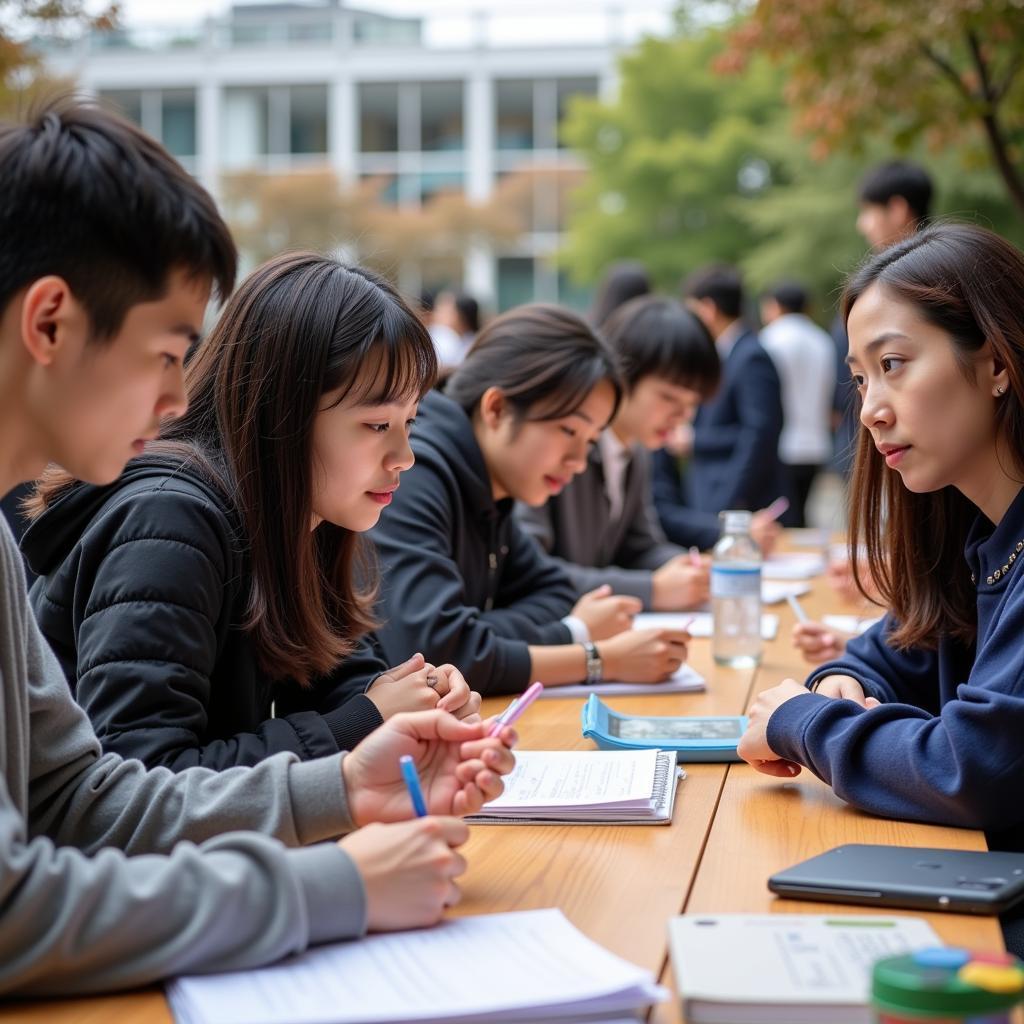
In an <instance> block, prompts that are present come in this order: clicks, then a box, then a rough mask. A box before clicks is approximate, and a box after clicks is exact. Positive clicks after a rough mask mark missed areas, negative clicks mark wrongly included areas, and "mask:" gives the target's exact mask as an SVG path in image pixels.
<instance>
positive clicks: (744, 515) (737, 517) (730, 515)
mask: <svg viewBox="0 0 1024 1024" xmlns="http://www.w3.org/2000/svg"><path fill="white" fill-rule="evenodd" d="M718 518H719V519H720V520H721V521H722V532H723V533H750V520H751V518H752V513H750V512H747V511H746V510H745V509H726V510H725V511H724V512H719V513H718Z"/></svg>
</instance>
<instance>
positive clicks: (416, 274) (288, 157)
mask: <svg viewBox="0 0 1024 1024" xmlns="http://www.w3.org/2000/svg"><path fill="white" fill-rule="evenodd" d="M570 4H571V0H570ZM169 6H170V7H171V8H172V9H173V4H172V5H169ZM424 6H425V7H426V6H427V0H424ZM641 8H642V3H641ZM562 12H564V13H562ZM665 12H666V5H665V4H664V3H655V4H653V6H652V5H649V6H648V7H647V8H646V10H643V9H641V10H638V9H637V3H636V2H634V3H632V4H630V6H629V9H628V10H627V8H626V7H625V3H624V0H623V3H622V5H621V6H619V7H607V6H606V3H605V0H594V2H592V3H583V4H582V5H581V4H580V3H579V2H578V0H577V5H576V7H572V6H571V5H567V4H562V5H560V6H559V7H557V8H555V7H551V6H547V7H545V6H544V5H542V4H540V3H536V2H533V3H529V2H521V3H517V2H515V0H509V2H508V3H507V4H505V5H504V6H503V7H502V8H500V12H499V11H492V12H490V13H484V14H472V15H466V14H460V15H451V16H444V15H432V14H425V15H424V16H423V17H415V18H409V17H396V16H388V15H383V14H380V13H373V12H370V11H365V10H359V9H355V8H352V7H349V6H347V5H346V4H345V3H344V0H333V2H327V3H322V4H319V5H314V4H297V3H281V4H259V5H236V6H235V7H233V8H232V9H231V13H230V15H229V16H228V17H226V18H223V19H215V20H207V21H206V22H204V23H203V24H202V25H200V26H197V27H194V28H192V29H179V28H168V29H160V30H156V29H146V30H145V31H143V30H132V29H131V27H130V26H129V27H128V28H126V29H124V30H121V31H118V32H115V33H109V34H105V35H96V36H92V37H90V38H87V39H83V40H80V41H78V42H76V43H75V44H72V45H70V46H67V47H63V48H51V49H50V50H49V51H48V63H49V67H50V69H51V70H52V71H53V72H55V73H57V74H61V75H69V76H73V77H75V78H76V79H77V80H78V82H79V84H80V86H81V87H82V88H84V89H85V90H88V91H90V92H94V93H96V94H98V95H100V96H102V97H105V98H107V99H109V100H111V101H113V102H115V103H116V104H118V105H119V106H120V107H121V108H122V109H123V110H124V111H125V112H126V113H127V114H128V115H129V116H130V117H132V118H133V119H134V120H136V121H137V122H138V123H139V124H141V125H142V127H143V128H145V129H146V130H147V131H149V132H150V133H151V134H153V135H154V136H156V137H157V138H159V139H161V140H162V141H163V142H164V144H165V145H166V146H167V147H168V148H169V149H170V150H171V152H172V153H174V154H175V155H176V156H177V157H178V158H179V159H181V161H182V162H183V163H184V164H185V165H186V166H187V167H188V168H189V169H191V170H192V171H193V172H194V173H195V174H197V175H198V177H199V178H200V179H201V180H202V181H203V183H204V184H205V185H206V186H207V187H208V188H209V189H210V190H211V191H212V192H213V193H214V194H215V195H217V194H218V193H219V192H220V189H221V183H222V177H223V175H224V174H226V173H232V172H238V171H244V170H262V171H269V172H289V171H293V170H296V169H301V168H310V167H312V166H317V165H319V166H323V165H327V166H329V167H331V168H332V169H333V170H334V172H335V173H336V175H337V176H338V178H339V179H340V180H341V181H342V182H343V183H348V184H353V183H356V182H358V181H359V180H360V179H362V178H366V177H373V178H375V179H377V180H384V181H385V182H386V187H385V188H384V189H383V190H382V192H381V193H380V195H381V199H382V201H384V202H388V203H394V204H397V205H399V206H417V205H419V204H421V203H425V202H429V200H430V197H431V196H432V195H433V194H434V193H436V192H438V191H440V190H457V191H458V190H461V191H463V192H464V194H465V196H466V197H467V198H468V199H469V200H471V201H474V202H482V201H485V200H487V198H488V197H489V196H490V195H491V194H492V191H493V189H494V188H495V184H496V182H498V180H499V179H500V177H501V176H502V175H505V174H508V173H510V172H513V171H516V170H521V169H523V168H529V167H544V168H546V169H549V170H550V169H551V168H559V167H564V168H572V167H578V166H579V162H578V160H577V159H576V158H575V157H574V156H573V154H572V153H570V152H568V151H566V150H565V149H564V148H563V147H562V146H561V145H560V142H559V137H558V124H559V121H560V119H561V117H562V115H563V112H564V111H565V109H566V104H567V103H568V101H569V99H570V98H571V97H572V96H574V95H577V94H579V93H585V94H591V95H594V94H602V95H606V94H608V93H609V92H610V91H611V90H613V89H614V88H615V74H616V59H617V56H618V55H619V53H620V52H621V51H622V49H623V48H624V47H627V46H628V45H630V44H631V43H632V42H634V41H635V40H636V38H637V37H638V36H639V35H640V33H641V32H643V31H660V30H664V29H665V27H666V22H667V14H666V13H665ZM538 187H543V185H541V186H538ZM535 198H536V199H537V201H536V202H535V204H534V206H535V209H536V214H535V216H534V217H533V218H532V224H531V230H529V231H527V232H526V233H524V234H523V235H522V236H521V237H520V238H518V239H517V240H515V241H514V242H509V243H508V244H502V245H501V246H500V247H496V246H494V245H492V244H474V245H471V246H469V248H468V251H466V252H465V253H464V254H463V259H462V263H463V265H462V267H461V268H460V269H461V276H462V282H461V283H463V284H464V286H465V287H466V288H467V289H468V290H469V291H471V292H472V293H474V294H476V295H477V296H479V297H481V298H482V299H483V300H484V301H485V302H486V303H488V304H490V305H492V306H494V307H497V308H499V309H501V308H507V307H508V306H510V305H514V304H516V303H518V302H521V301H525V300H527V299H530V298H537V299H548V300H561V301H569V302H573V301H575V302H577V303H579V302H581V301H582V296H580V295H579V294H574V293H573V290H572V288H571V286H570V285H569V283H568V282H567V281H566V280H565V279H564V278H563V277H562V276H561V275H560V274H559V273H558V272H557V271H556V270H555V269H554V268H553V266H552V265H551V263H550V261H549V260H548V259H547V257H548V256H549V255H550V254H551V253H552V252H553V251H554V250H555V249H556V248H557V247H558V244H559V235H560V230H561V228H562V226H563V224H564V216H563V214H564V211H563V210H561V209H555V208H552V202H545V201H544V199H545V197H544V196H537V197H535ZM561 205H564V203H562V204H561ZM398 271H399V277H400V283H401V286H402V287H403V289H404V290H406V291H407V292H414V291H417V290H419V288H420V287H421V286H425V285H431V284H435V283H441V282H438V281H432V280H431V279H430V278H431V272H430V268H429V267H426V268H425V267H423V266H415V265H411V266H405V265H402V266H400V267H399V268H398ZM448 273H449V274H451V273H452V271H451V270H450V269H449V271H448ZM456 273H457V271H456ZM452 283H456V284H458V283H460V282H458V281H455V282H452Z"/></svg>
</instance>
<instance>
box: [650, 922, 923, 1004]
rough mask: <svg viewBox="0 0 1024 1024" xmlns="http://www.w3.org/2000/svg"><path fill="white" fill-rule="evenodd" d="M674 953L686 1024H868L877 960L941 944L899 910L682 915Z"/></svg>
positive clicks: (671, 927) (673, 936) (673, 929)
mask: <svg viewBox="0 0 1024 1024" xmlns="http://www.w3.org/2000/svg"><path fill="white" fill-rule="evenodd" d="M668 937H669V952H670V954H671V957H672V967H673V970H674V972H675V977H676V989H677V991H678V992H679V997H680V999H681V1000H682V1004H683V1014H684V1015H685V1017H686V1019H687V1020H688V1021H689V1022H690V1024H777V1022H783V1021H784V1022H786V1024H822V1022H823V1021H828V1024H871V1021H872V1020H873V1019H874V1018H873V1016H872V1011H871V1010H870V1009H869V1008H868V1000H869V991H870V976H871V966H872V964H873V963H874V962H875V961H876V960H880V959H881V958H883V957H887V956H899V955H900V954H902V953H909V952H912V951H914V950H916V949H925V948H928V947H932V946H941V945H942V942H941V940H940V939H939V937H938V936H937V935H936V934H935V932H934V931H932V929H931V926H930V925H929V924H928V922H927V921H924V920H922V919H921V918H918V917H902V916H884V917H881V916H850V917H847V916H844V915H841V914H835V915H833V916H825V915H815V914H762V915H752V914H683V915H682V916H681V917H674V918H672V919H671V920H670V921H669V923H668Z"/></svg>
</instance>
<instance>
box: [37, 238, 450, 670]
mask: <svg viewBox="0 0 1024 1024" xmlns="http://www.w3.org/2000/svg"><path fill="white" fill-rule="evenodd" d="M436 373H437V360H436V356H435V354H434V346H433V344H432V342H431V340H430V337H429V335H428V334H427V332H426V330H425V329H424V328H423V326H422V325H421V324H420V322H419V320H417V318H416V316H415V315H414V314H413V312H412V311H411V310H410V309H409V308H408V306H406V305H405V303H404V302H403V301H402V299H401V298H400V296H399V295H398V293H397V292H395V290H394V289H393V288H392V287H391V285H390V284H388V283H387V282H386V281H385V280H383V279H382V278H380V277H377V276H376V275H375V274H372V273H370V272H369V271H366V270H362V269H360V268H358V267H346V266H343V265H342V264H340V263H338V262H337V261H335V260H333V259H330V258H329V257H326V256H322V255H319V254H317V253H311V252H297V253H286V254H284V255H281V256H277V257H275V258H274V259H272V260H270V261H269V262H268V263H265V264H264V265H263V266H262V267H259V268H258V269H257V270H255V271H254V272H253V273H252V274H250V275H249V277H247V278H246V279H245V281H243V282H242V284H241V285H240V286H239V288H238V291H236V292H235V294H234V295H233V296H232V298H231V300H230V302H228V304H227V306H226V307H225V308H224V311H223V312H222V314H221V316H220V319H219V320H218V322H217V325H216V327H214V329H213V331H212V332H211V334H210V336H209V338H208V339H206V341H204V342H203V343H202V344H201V345H200V346H199V348H198V349H197V351H196V353H195V356H194V358H193V359H192V361H191V362H190V363H189V365H188V367H187V368H186V371H185V388H186V394H187V395H188V399H189V407H188V411H187V412H186V413H185V415H184V416H183V417H181V418H180V419H179V420H176V421H174V422H173V423H170V424H168V425H167V426H166V427H165V428H164V429H163V430H162V431H161V435H160V440H158V441H156V442H155V443H153V444H151V445H149V446H147V449H146V453H145V455H144V456H143V458H145V459H146V460H147V461H150V460H152V459H153V458H154V457H156V458H158V459H160V460H161V461H162V460H163V459H165V458H166V460H167V461H168V463H169V464H171V465H176V466H180V465H181V464H182V463H183V462H184V463H186V464H190V465H192V466H193V467H194V468H196V469H198V470H199V471H200V473H201V474H202V475H203V476H205V477H206V478H208V479H209V480H210V482H211V483H212V484H213V485H214V486H215V487H216V488H217V489H218V490H219V491H221V492H222V493H223V494H224V495H225V496H226V497H227V499H228V501H229V502H230V504H231V505H232V506H233V507H234V508H235V509H236V510H237V513H238V516H239V519H240V521H241V528H242V541H243V543H244V544H245V546H246V549H247V551H248V555H249V559H250V563H251V575H252V583H251V588H250V593H249V601H248V608H247V613H246V619H245V623H244V628H245V629H246V630H247V631H249V632H250V633H251V634H252V637H253V641H254V644H255V647H256V651H257V656H258V659H259V662H260V665H261V667H262V668H263V669H264V670H265V671H266V672H268V673H269V674H270V675H272V676H274V677H275V678H292V679H296V680H298V681H299V682H302V683H307V682H309V681H310V680H311V679H312V678H314V677H315V676H318V675H322V674H324V673H326V672H327V671H329V670H331V669H332V668H334V667H335V666H336V665H337V663H338V662H339V661H340V660H341V659H342V658H344V657H345V655H347V654H348V653H349V652H350V651H351V649H352V646H353V643H354V641H355V640H356V639H357V638H358V636H359V635H360V634H362V633H364V632H366V630H368V629H369V628H372V626H373V624H374V623H373V617H372V614H371V608H372V604H373V600H374V597H375V593H374V592H375V576H374V574H373V573H372V572H369V571H368V569H367V567H366V565H365V562H364V554H363V553H364V550H365V549H364V547H363V543H362V538H361V537H360V536H359V535H358V534H355V533H352V532H351V531H349V530H346V529H343V528H342V527H339V526H335V525H333V524H331V523H327V522H324V523H321V524H320V526H319V527H317V529H316V530H314V531H311V530H310V526H311V524H312V522H313V480H314V469H313V425H314V421H315V419H316V415H317V412H318V410H319V407H320V403H321V401H322V398H323V396H324V395H325V394H328V393H330V392H334V391H336V390H338V389H341V390H340V396H339V397H338V402H341V401H342V400H343V399H345V398H350V399H356V400H360V401H371V402H391V401H396V400H398V399H400V398H404V397H407V396H410V395H416V394H419V395H422V394H423V393H424V392H425V391H427V390H429V389H430V387H431V386H432V385H433V382H434V378H435V376H436ZM66 484H67V477H66V474H65V477H64V479H63V481H61V480H59V479H57V478H56V474H51V477H50V478H49V479H47V480H45V482H44V484H43V485H42V487H41V489H40V492H39V494H38V497H37V501H36V507H35V510H36V511H37V512H38V511H41V509H42V508H44V507H45V505H46V504H47V503H48V502H49V501H51V500H53V498H54V497H55V496H56V495H57V493H58V492H59V491H60V490H62V489H63V486H66ZM357 580H361V581H362V582H361V583H357Z"/></svg>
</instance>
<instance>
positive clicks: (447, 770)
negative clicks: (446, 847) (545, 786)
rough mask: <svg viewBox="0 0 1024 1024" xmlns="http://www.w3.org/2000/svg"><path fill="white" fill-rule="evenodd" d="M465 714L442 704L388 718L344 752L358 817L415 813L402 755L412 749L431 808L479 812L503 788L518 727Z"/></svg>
mask: <svg viewBox="0 0 1024 1024" xmlns="http://www.w3.org/2000/svg"><path fill="white" fill-rule="evenodd" d="M492 721H493V720H489V721H487V722H476V723H473V724H470V723H468V722H460V721H458V720H457V719H456V718H454V717H453V716H452V715H449V714H447V713H446V712H444V711H436V710H435V711H417V712H406V713H403V714H400V715H395V716H394V717H393V718H389V719H388V720H387V721H386V722H385V723H384V724H383V725H382V726H380V727H379V728H378V729H375V730H374V731H373V732H371V733H370V735H369V736H367V737H366V739H364V740H363V741H362V742H361V743H359V744H358V745H357V746H356V748H355V750H353V751H352V752H351V753H350V754H348V755H347V756H346V757H344V758H343V759H342V762H341V774H342V777H343V778H344V780H345V788H346V791H347V793H348V803H349V808H350V810H351V812H352V820H353V821H354V822H355V823H356V825H357V826H359V825H365V824H367V823H368V822H371V821H404V820H405V819H407V818H409V817H410V816H411V815H412V805H411V803H410V800H409V791H408V790H407V789H406V788H405V783H404V782H403V781H402V773H401V771H400V770H399V766H398V759H399V758H400V757H401V756H402V755H403V754H410V755H412V758H413V760H414V761H415V762H416V770H417V771H418V772H419V776H420V783H421V785H422V787H423V796H424V799H425V800H426V803H427V810H428V811H429V812H430V813H431V814H449V815H451V814H454V815H457V816H462V815H464V814H473V813H474V812H475V811H478V810H480V808H481V807H482V806H483V805H484V804H485V803H486V802H487V801H488V800H493V799H494V798H495V797H498V796H500V795H501V792H502V789H503V788H504V786H503V784H502V781H501V776H502V775H508V773H509V772H510V771H512V768H513V766H514V765H515V758H514V757H513V756H512V751H511V750H510V749H509V748H510V747H512V746H513V745H514V744H515V742H516V738H517V737H516V733H515V730H514V729H512V728H510V727H507V726H506V727H505V728H504V729H502V731H501V733H500V734H499V735H498V736H495V737H494V738H489V737H488V736H487V730H488V729H489V728H490V726H491V722H492Z"/></svg>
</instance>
